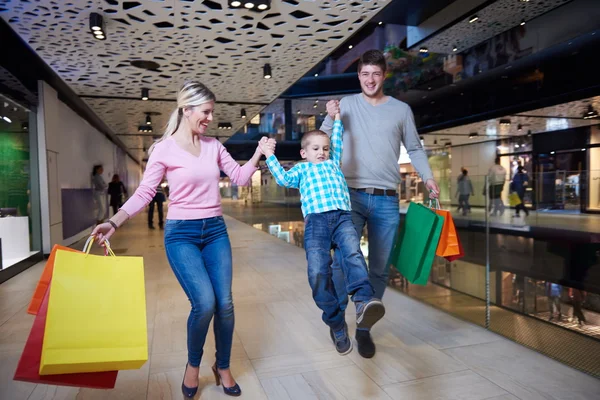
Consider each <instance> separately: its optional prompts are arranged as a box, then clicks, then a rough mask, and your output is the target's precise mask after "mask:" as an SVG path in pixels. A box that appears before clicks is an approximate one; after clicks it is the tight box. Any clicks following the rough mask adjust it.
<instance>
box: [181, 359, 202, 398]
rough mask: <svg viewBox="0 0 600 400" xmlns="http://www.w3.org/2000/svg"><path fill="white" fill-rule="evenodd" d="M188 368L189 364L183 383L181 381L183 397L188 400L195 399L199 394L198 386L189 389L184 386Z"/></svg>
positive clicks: (186, 366)
mask: <svg viewBox="0 0 600 400" xmlns="http://www.w3.org/2000/svg"><path fill="white" fill-rule="evenodd" d="M187 368H188V364H186V365H185V372H184V373H183V381H181V391H182V392H183V395H184V396H185V397H187V398H188V399H191V398H192V397H194V396H195V395H196V393H198V386H196V387H195V388H189V387H187V386H185V385H184V384H183V382H185V374H186V372H187Z"/></svg>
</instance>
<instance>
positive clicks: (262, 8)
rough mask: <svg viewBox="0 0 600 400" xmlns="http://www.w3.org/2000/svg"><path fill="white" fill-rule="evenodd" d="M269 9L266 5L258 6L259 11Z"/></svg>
mask: <svg viewBox="0 0 600 400" xmlns="http://www.w3.org/2000/svg"><path fill="white" fill-rule="evenodd" d="M267 7H268V6H267V5H266V4H259V5H258V9H259V10H266V9H267Z"/></svg>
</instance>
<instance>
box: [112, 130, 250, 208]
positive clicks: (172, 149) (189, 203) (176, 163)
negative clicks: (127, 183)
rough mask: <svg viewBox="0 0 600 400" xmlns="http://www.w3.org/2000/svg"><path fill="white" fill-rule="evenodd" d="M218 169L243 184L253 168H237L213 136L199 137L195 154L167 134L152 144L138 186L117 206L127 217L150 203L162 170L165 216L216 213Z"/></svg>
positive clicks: (238, 166)
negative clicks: (165, 183) (166, 202)
mask: <svg viewBox="0 0 600 400" xmlns="http://www.w3.org/2000/svg"><path fill="white" fill-rule="evenodd" d="M220 170H221V171H223V172H225V173H226V174H227V175H228V176H229V178H230V179H231V181H232V182H234V183H236V184H238V185H242V186H243V185H246V184H247V183H248V181H249V180H250V177H251V176H252V174H254V172H255V171H256V168H255V167H254V166H253V165H252V164H250V163H246V164H245V165H244V166H243V167H241V166H240V165H239V164H238V163H237V162H236V161H235V160H234V159H233V158H231V155H229V153H228V152H227V150H225V147H224V146H223V145H222V144H221V143H220V142H219V141H218V140H217V139H215V138H207V137H202V138H201V152H200V156H199V157H195V156H193V155H192V154H190V153H188V152H187V151H185V150H183V149H182V148H181V147H179V145H178V144H177V142H175V139H173V137H169V138H168V139H166V140H164V141H162V142H160V143H158V144H157V145H156V146H155V147H154V151H153V152H152V154H151V155H150V159H149V160H148V165H147V166H146V171H145V172H144V178H143V179H142V182H141V183H140V186H139V187H138V188H137V190H136V191H135V193H134V194H133V196H131V198H130V199H129V200H127V202H126V203H125V204H124V205H123V207H121V209H122V210H124V211H125V212H126V213H127V214H129V216H130V217H133V216H134V215H136V214H137V213H139V212H140V211H141V210H142V209H144V207H146V206H147V205H148V204H149V203H150V201H151V200H152V198H153V197H154V195H155V194H156V188H157V186H158V185H159V184H160V183H161V181H162V178H163V176H164V175H165V173H166V175H167V181H168V182H169V201H170V202H169V212H168V214H167V219H202V218H210V217H217V216H220V215H222V214H223V212H222V210H221V194H220V192H219V178H220Z"/></svg>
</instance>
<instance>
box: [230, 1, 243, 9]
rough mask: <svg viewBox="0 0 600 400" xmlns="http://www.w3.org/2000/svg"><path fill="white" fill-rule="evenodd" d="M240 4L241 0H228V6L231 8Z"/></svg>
mask: <svg viewBox="0 0 600 400" xmlns="http://www.w3.org/2000/svg"><path fill="white" fill-rule="evenodd" d="M241 5H242V2H241V1H237V0H233V1H231V0H230V1H229V7H231V8H239V7H240V6H241Z"/></svg>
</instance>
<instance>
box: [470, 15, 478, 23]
mask: <svg viewBox="0 0 600 400" xmlns="http://www.w3.org/2000/svg"><path fill="white" fill-rule="evenodd" d="M478 19H479V17H478V16H477V15H473V16H472V17H471V18H469V23H470V24H472V23H473V22H475V21H477V20H478Z"/></svg>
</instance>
